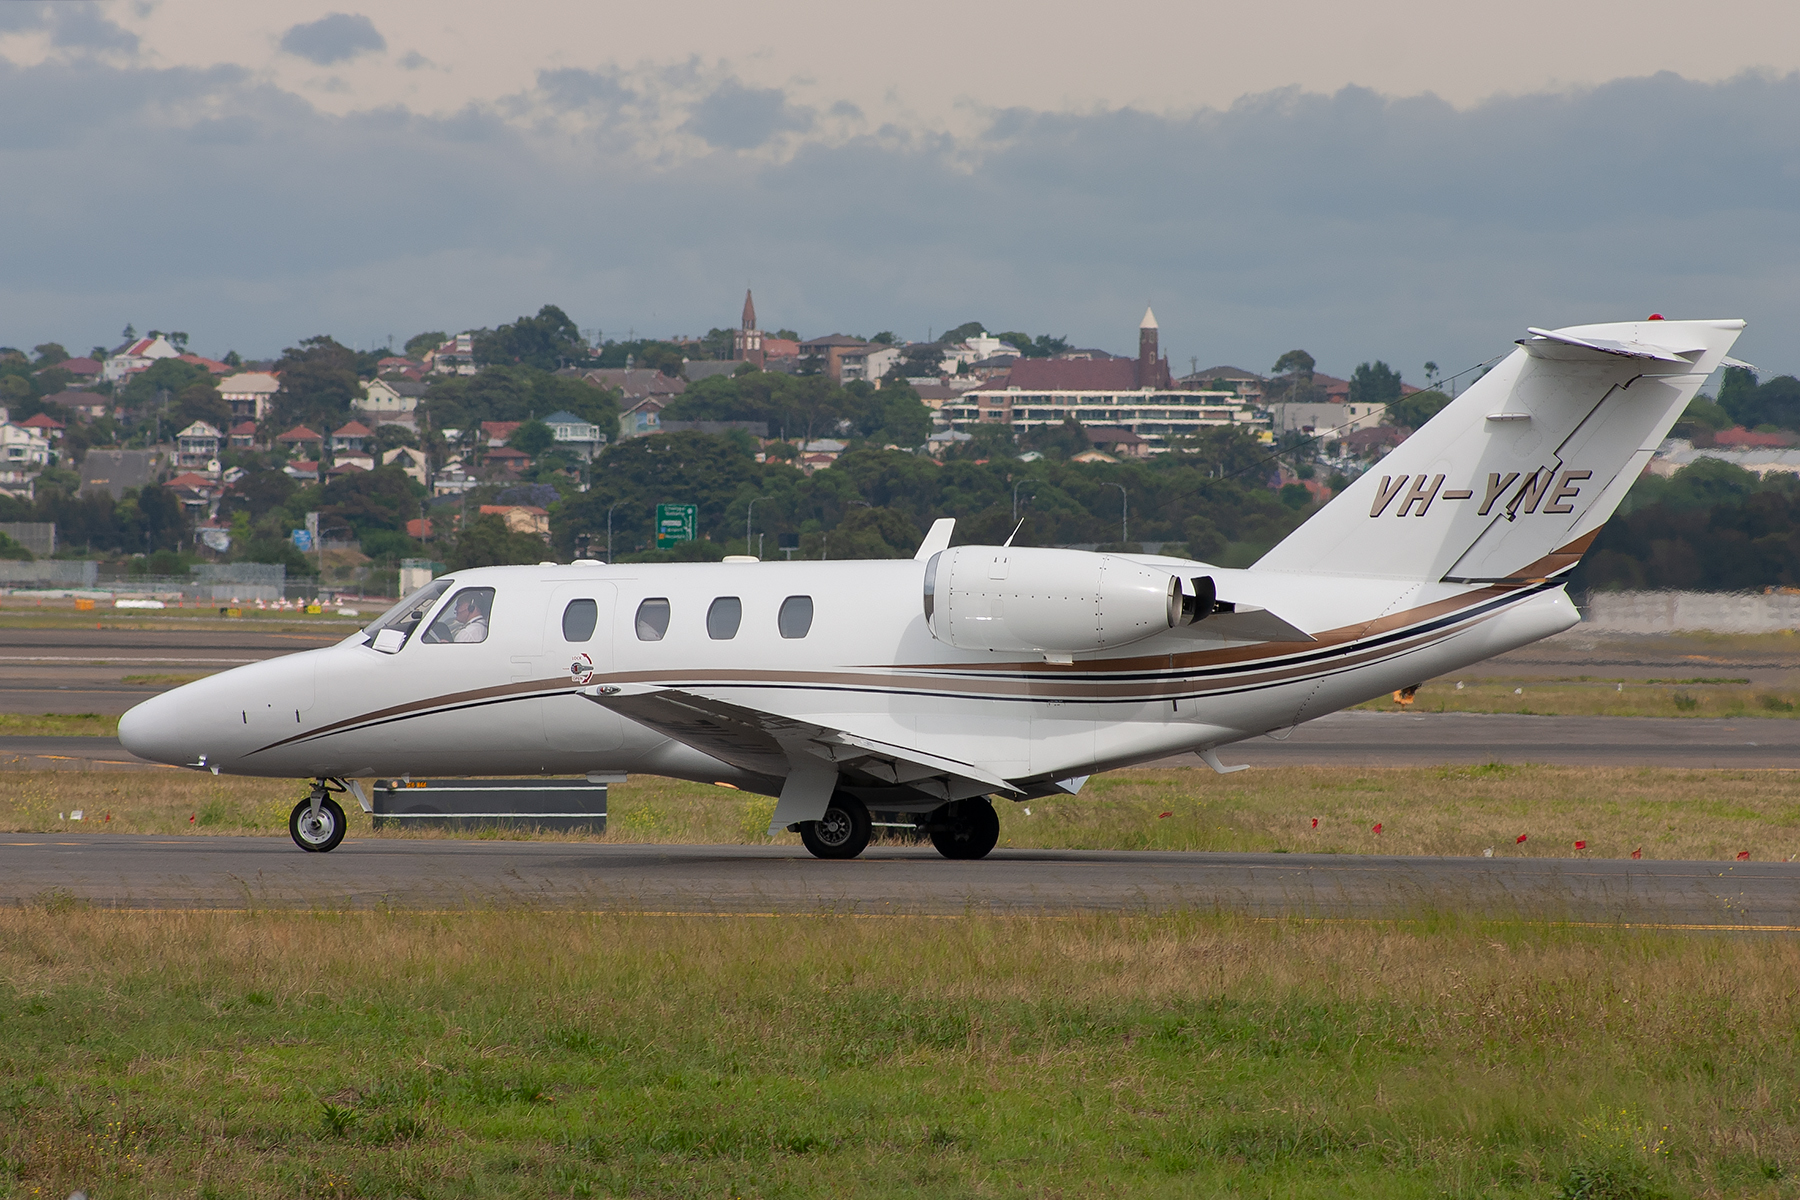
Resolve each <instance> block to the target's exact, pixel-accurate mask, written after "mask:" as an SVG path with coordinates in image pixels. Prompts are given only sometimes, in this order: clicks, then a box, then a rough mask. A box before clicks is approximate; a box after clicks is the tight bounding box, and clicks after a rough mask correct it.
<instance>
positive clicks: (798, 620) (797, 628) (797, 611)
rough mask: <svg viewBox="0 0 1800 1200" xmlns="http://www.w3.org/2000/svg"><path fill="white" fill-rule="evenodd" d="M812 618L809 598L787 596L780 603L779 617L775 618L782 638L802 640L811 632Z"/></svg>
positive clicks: (811, 606)
mask: <svg viewBox="0 0 1800 1200" xmlns="http://www.w3.org/2000/svg"><path fill="white" fill-rule="evenodd" d="M812 617H813V603H812V597H811V596H789V597H788V598H787V599H786V600H783V601H782V602H781V615H780V616H779V617H777V618H776V625H777V626H778V627H779V628H780V630H781V636H782V637H784V638H803V637H805V636H806V635H807V634H808V633H809V632H811V630H812Z"/></svg>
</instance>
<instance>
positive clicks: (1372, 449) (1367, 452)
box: [1341, 425, 1412, 458]
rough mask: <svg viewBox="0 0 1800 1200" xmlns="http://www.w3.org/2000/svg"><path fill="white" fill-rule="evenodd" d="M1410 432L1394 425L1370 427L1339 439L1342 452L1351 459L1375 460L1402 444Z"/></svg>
mask: <svg viewBox="0 0 1800 1200" xmlns="http://www.w3.org/2000/svg"><path fill="white" fill-rule="evenodd" d="M1411 432H1412V430H1410V429H1401V428H1399V427H1398V426H1394V425H1370V426H1366V427H1365V428H1362V429H1353V430H1351V431H1350V432H1349V433H1347V434H1345V435H1344V437H1343V438H1342V439H1341V440H1342V441H1343V444H1344V449H1343V452H1344V453H1345V454H1346V455H1348V456H1350V457H1351V458H1376V457H1379V456H1381V455H1383V454H1386V453H1387V452H1388V451H1389V450H1392V449H1393V448H1394V447H1395V446H1398V445H1399V444H1400V443H1401V442H1404V441H1405V440H1406V436H1407V435H1408V434H1409V433H1411Z"/></svg>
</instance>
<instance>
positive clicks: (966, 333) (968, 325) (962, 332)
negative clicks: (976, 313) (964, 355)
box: [938, 321, 987, 345]
mask: <svg viewBox="0 0 1800 1200" xmlns="http://www.w3.org/2000/svg"><path fill="white" fill-rule="evenodd" d="M986 332H987V326H986V325H983V324H982V323H981V322H980V321H964V322H963V323H962V324H961V325H958V326H957V327H956V328H955V329H946V330H944V332H943V333H942V334H941V335H940V336H939V338H938V340H939V341H940V342H945V343H947V344H951V345H954V344H955V343H957V342H966V341H968V340H969V339H970V338H972V337H978V336H980V335H981V334H983V333H986Z"/></svg>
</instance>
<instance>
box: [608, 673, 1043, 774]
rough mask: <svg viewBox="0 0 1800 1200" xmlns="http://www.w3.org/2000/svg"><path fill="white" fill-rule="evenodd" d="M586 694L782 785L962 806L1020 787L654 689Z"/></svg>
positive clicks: (849, 736) (616, 687) (771, 716)
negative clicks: (825, 778)
mask: <svg viewBox="0 0 1800 1200" xmlns="http://www.w3.org/2000/svg"><path fill="white" fill-rule="evenodd" d="M581 694H582V695H583V696H585V697H587V698H588V699H589V700H592V701H593V702H594V703H596V704H599V705H601V706H602V707H605V708H608V709H611V710H612V711H613V712H616V713H618V714H619V715H621V716H624V717H629V718H630V719H631V720H633V721H636V722H637V723H638V724H640V725H643V726H646V727H647V728H650V729H654V730H656V731H657V732H658V733H660V734H663V735H664V736H666V737H670V738H674V739H675V740H676V741H678V742H681V743H683V744H685V745H688V746H692V747H693V748H694V749H696V750H698V751H700V752H701V753H703V754H710V755H712V756H713V757H714V758H717V759H719V760H721V761H723V762H728V763H730V764H731V765H732V766H734V767H739V768H741V769H743V770H746V771H752V772H755V773H756V774H759V775H766V776H769V777H770V778H773V779H782V778H786V777H789V776H791V775H794V774H795V773H796V772H803V773H812V772H814V771H816V770H817V769H818V768H822V767H827V766H828V767H831V768H832V769H833V774H834V775H838V774H845V773H848V774H852V775H858V774H860V775H865V776H868V777H870V778H871V779H873V780H875V781H878V782H880V783H888V784H905V785H908V786H910V787H913V788H916V789H917V790H919V791H922V792H925V793H927V794H928V795H938V796H942V797H943V798H944V799H945V800H959V799H963V798H965V797H968V796H974V795H982V794H985V793H987V792H995V791H1004V792H1018V791H1019V790H1020V789H1019V788H1018V787H1017V786H1016V785H1014V784H1012V783H1010V782H1008V781H1007V780H1005V779H1002V778H1000V777H999V776H998V775H995V774H993V773H992V772H991V771H987V770H985V769H983V768H981V767H979V766H976V765H975V764H974V763H967V762H962V761H960V760H957V759H952V758H945V757H943V756H942V755H937V754H931V753H929V752H927V751H924V750H920V749H918V748H916V747H912V746H900V745H895V744H893V743H890V742H884V741H879V740H877V739H875V738H869V737H863V736H861V735H859V734H853V733H850V732H847V731H845V730H842V729H836V728H833V727H831V726H829V725H821V724H819V723H817V722H814V721H807V720H801V719H796V718H793V717H787V716H783V715H782V714H780V713H775V712H769V711H766V710H764V709H756V708H746V707H744V706H743V705H739V704H732V703H730V702H729V701H725V700H720V699H717V698H716V697H712V696H708V695H705V694H703V693H699V692H693V691H686V690H683V689H680V688H667V687H657V686H654V685H651V684H601V685H598V686H595V687H590V688H583V689H582V692H581Z"/></svg>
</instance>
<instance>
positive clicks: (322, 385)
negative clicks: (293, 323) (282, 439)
mask: <svg viewBox="0 0 1800 1200" xmlns="http://www.w3.org/2000/svg"><path fill="white" fill-rule="evenodd" d="M356 360H357V355H356V352H355V351H354V350H351V349H350V348H349V347H348V346H343V345H340V344H339V343H338V342H337V341H336V340H334V339H333V338H331V337H328V336H326V335H324V334H320V335H319V336H317V337H310V338H307V339H306V340H304V341H302V342H301V343H300V344H299V345H298V346H290V347H288V348H287V350H285V351H283V352H282V355H281V359H280V361H279V362H277V363H276V364H275V370H276V373H277V374H278V375H279V376H280V378H281V390H280V391H278V392H276V393H275V420H276V423H277V424H279V425H282V426H284V427H285V426H292V425H302V424H304V425H307V426H309V427H310V428H313V429H317V430H318V431H319V432H321V433H327V432H329V431H330V430H332V429H335V428H337V426H339V425H342V424H343V423H344V422H345V421H347V420H349V419H350V405H351V403H352V402H353V401H355V400H356V399H357V398H358V397H360V396H361V395H362V381H361V379H359V378H358V376H357V373H356V366H357V361H356Z"/></svg>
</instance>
